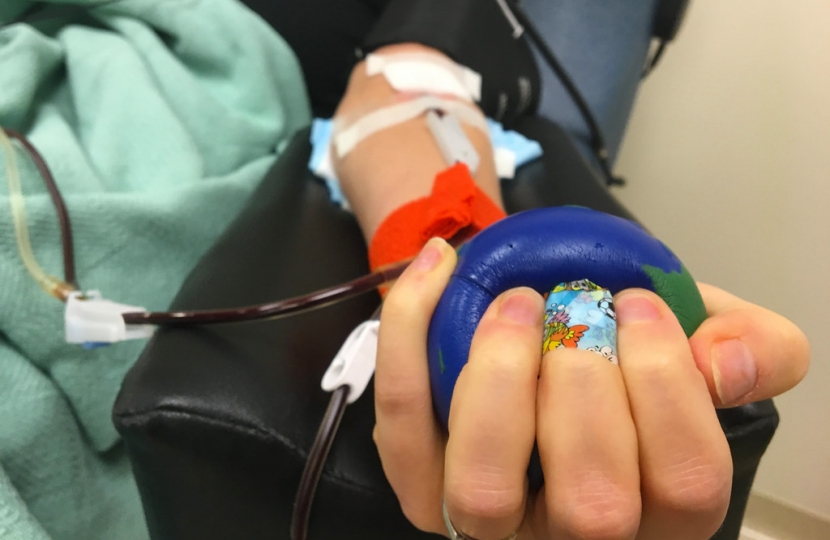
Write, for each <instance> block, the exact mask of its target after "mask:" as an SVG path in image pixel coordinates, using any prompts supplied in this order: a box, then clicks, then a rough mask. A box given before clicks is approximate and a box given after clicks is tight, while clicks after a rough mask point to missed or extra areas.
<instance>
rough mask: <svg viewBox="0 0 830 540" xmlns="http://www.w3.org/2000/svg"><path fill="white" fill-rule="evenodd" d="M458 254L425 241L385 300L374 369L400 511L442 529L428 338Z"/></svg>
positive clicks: (382, 441)
mask: <svg viewBox="0 0 830 540" xmlns="http://www.w3.org/2000/svg"><path fill="white" fill-rule="evenodd" d="M455 262H456V256H455V252H454V251H453V249H452V248H451V247H450V246H449V245H448V244H447V243H446V242H444V241H443V240H440V239H433V240H430V241H429V242H428V243H427V245H426V246H425V247H424V249H423V250H422V251H421V253H420V254H419V255H418V257H417V258H416V259H415V260H414V261H413V262H412V264H410V266H409V268H407V269H406V271H405V272H404V273H403V275H401V277H400V278H399V279H398V280H397V282H396V283H395V286H394V287H392V289H391V290H390V292H389V294H388V295H387V297H386V300H385V302H384V304H383V312H382V316H381V324H380V332H379V341H378V356H377V367H376V370H375V415H376V419H377V420H376V421H377V424H376V426H375V433H374V436H375V443H376V444H377V447H378V452H379V454H380V459H381V462H382V464H383V470H384V472H385V473H386V477H387V479H388V480H389V483H390V484H391V485H392V488H393V489H394V490H395V493H396V494H397V496H398V500H399V501H400V504H401V508H402V510H403V513H404V515H406V517H407V518H408V519H409V520H410V522H412V524H413V525H415V526H416V527H418V528H420V529H422V530H425V531H430V532H439V533H443V532H445V531H446V529H445V528H444V521H443V517H442V515H441V497H442V496H443V469H444V435H443V432H442V430H441V428H440V427H439V426H438V424H437V423H436V421H435V419H434V415H433V412H432V398H431V393H430V383H429V373H428V368H427V352H426V342H427V339H426V336H427V329H428V327H429V321H430V318H431V317H432V312H433V311H434V309H435V305H436V304H437V303H438V299H439V298H440V296H441V293H442V292H443V290H444V288H445V287H446V285H447V282H448V281H449V278H450V275H451V274H452V271H453V268H455Z"/></svg>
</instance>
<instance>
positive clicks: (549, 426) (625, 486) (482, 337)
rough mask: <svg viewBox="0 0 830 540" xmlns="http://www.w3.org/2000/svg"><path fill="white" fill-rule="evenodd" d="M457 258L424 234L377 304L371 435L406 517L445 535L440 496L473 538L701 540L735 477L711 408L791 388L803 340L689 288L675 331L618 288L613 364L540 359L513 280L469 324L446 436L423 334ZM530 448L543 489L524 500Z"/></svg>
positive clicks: (568, 352) (531, 300)
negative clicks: (690, 311)
mask: <svg viewBox="0 0 830 540" xmlns="http://www.w3.org/2000/svg"><path fill="white" fill-rule="evenodd" d="M454 266H455V253H454V251H453V250H452V249H451V248H450V247H449V246H448V245H446V244H445V243H443V242H442V241H440V240H432V241H431V242H430V243H429V244H427V246H426V247H425V248H424V250H423V251H422V252H421V254H420V255H419V256H418V258H417V259H416V260H415V262H413V264H412V265H411V266H410V268H409V269H408V270H407V271H406V272H405V273H404V274H403V275H402V276H401V278H400V279H399V280H398V282H397V283H396V285H395V286H394V287H393V288H392V290H391V291H390V293H389V295H388V296H387V298H386V301H385V303H384V308H383V314H382V319H381V320H382V322H381V329H380V342H379V346H378V362H377V370H376V375H375V407H376V416H377V425H376V427H375V432H374V436H375V442H376V444H377V446H378V450H379V453H380V457H381V461H382V463H383V467H384V471H385V473H386V476H387V478H388V479H389V482H390V483H391V485H392V487H393V489H394V490H395V493H396V494H397V496H398V499H399V501H400V504H401V507H402V509H403V512H404V514H405V515H406V516H407V518H408V519H409V520H410V521H411V522H412V523H413V524H414V525H415V526H416V527H418V528H420V529H422V530H425V531H430V532H437V533H442V534H445V533H446V528H445V525H444V521H443V517H442V513H441V505H442V501H446V505H447V510H448V515H449V516H450V518H451V520H452V522H453V524H454V526H455V528H456V529H457V530H459V531H463V533H464V534H466V535H468V536H471V537H474V538H477V539H479V540H500V539H503V538H507V537H509V536H510V535H511V534H512V533H513V532H514V531H516V530H517V529H519V534H518V537H517V538H518V540H535V539H538V540H543V539H549V538H556V539H557V540H558V539H560V538H561V539H569V538H603V539H606V538H621V539H622V538H626V539H631V538H636V539H637V540H651V539H661V540H662V539H664V538H672V539H679V540H683V539H689V540H706V539H708V538H709V537H710V536H711V535H712V534H713V533H714V532H715V531H716V530H717V528H718V527H719V526H720V524H721V522H722V521H723V518H724V515H725V512H726V509H727V507H728V503H729V494H730V486H731V479H732V466H731V458H730V453H729V447H728V445H727V443H726V439H725V437H724V434H723V431H722V430H721V427H720V425H719V423H718V420H717V417H716V415H715V406H721V405H734V404H741V403H747V402H749V401H755V400H761V399H765V398H768V397H772V396H774V395H777V394H779V393H781V392H783V391H785V390H787V389H789V388H791V387H792V386H794V385H795V384H796V383H797V382H798V381H799V380H800V379H801V378H802V377H803V375H804V373H805V371H806V367H807V363H808V356H809V351H808V346H807V342H806V339H805V338H804V336H803V334H802V333H801V332H800V331H799V330H798V329H797V328H796V327H795V326H794V325H792V323H790V322H789V321H787V320H786V319H784V318H783V317H780V316H778V315H776V314H774V313H772V312H769V311H767V310H764V309H762V308H760V307H758V306H754V305H752V304H750V303H748V302H745V301H743V300H740V299H738V298H735V297H734V296H732V295H729V294H728V293H725V292H724V291H721V290H719V289H716V288H714V287H710V286H706V285H701V286H700V289H701V293H702V295H703V298H704V301H705V303H706V306H707V311H708V313H709V319H708V320H707V321H705V322H704V323H703V325H701V327H700V328H699V329H698V331H697V332H696V333H695V334H694V335H693V336H692V338H691V339H690V340H687V339H686V337H685V335H684V334H683V332H682V330H681V328H680V325H679V324H678V322H677V320H676V319H675V317H674V315H673V314H672V312H671V311H670V310H669V308H668V307H667V306H666V305H665V303H664V302H663V301H662V300H660V299H659V297H657V296H656V295H654V294H653V293H650V292H647V291H642V290H628V291H624V292H622V293H620V294H618V295H617V297H616V298H615V302H616V304H615V305H616V311H617V317H618V325H619V326H618V352H619V357H620V366H619V367H618V366H615V365H613V364H611V363H609V362H608V361H606V360H604V359H603V358H602V357H601V356H599V355H596V354H595V353H591V352H588V351H579V350H573V349H564V348H559V349H555V350H554V351H552V352H550V353H548V354H546V355H545V356H544V359H543V358H542V355H541V346H540V342H541V335H542V317H543V310H544V307H543V302H542V299H541V297H540V296H539V295H538V294H537V293H535V292H534V291H532V290H529V289H514V290H511V291H508V292H506V293H504V294H502V295H500V296H499V297H498V298H497V299H496V300H495V301H494V302H493V304H492V305H491V306H490V308H489V309H488V310H487V312H486V313H485V315H484V317H483V318H482V321H481V323H480V324H479V327H478V330H477V331H476V334H475V336H474V338H473V343H472V347H471V351H470V359H469V362H468V364H467V366H465V368H464V369H463V371H462V373H461V375H460V376H459V379H458V382H457V384H456V387H455V392H454V395H453V402H452V407H451V411H450V421H449V422H450V423H449V435H447V434H446V433H445V432H444V431H443V428H442V427H441V426H440V425H439V424H438V422H437V420H436V419H435V416H434V414H433V409H432V401H431V394H430V383H429V374H428V369H427V353H426V335H427V329H428V326H429V321H430V318H431V314H432V312H433V310H434V308H435V305H436V303H437V302H438V299H439V297H440V295H441V293H442V291H443V289H444V287H445V286H446V284H447V282H448V280H449V276H450V274H451V273H452V270H453V268H454ZM731 339H739V340H740V342H739V343H736V342H731V341H729V340H731ZM724 340H726V341H724ZM740 343H742V344H744V345H745V347H746V349H747V350H749V351H750V352H751V353H752V355H753V357H754V365H755V369H754V370H753V369H752V368H751V365H752V362H750V363H747V362H746V361H745V359H742V357H743V356H744V355H743V353H742V351H743V348H742V345H740ZM716 344H721V345H720V346H718V345H716ZM713 366H719V367H717V368H713ZM534 443H537V444H538V447H539V453H540V457H541V463H542V467H543V470H544V472H545V478H546V484H545V486H544V487H543V488H542V490H541V491H540V492H539V493H535V494H531V493H528V488H527V479H526V478H527V477H526V471H527V466H528V462H529V460H530V454H531V451H532V449H533V445H534Z"/></svg>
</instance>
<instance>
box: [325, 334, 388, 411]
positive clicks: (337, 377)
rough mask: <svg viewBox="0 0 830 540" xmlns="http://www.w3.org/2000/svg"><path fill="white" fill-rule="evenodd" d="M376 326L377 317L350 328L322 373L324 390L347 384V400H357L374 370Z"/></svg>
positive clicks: (332, 389)
mask: <svg viewBox="0 0 830 540" xmlns="http://www.w3.org/2000/svg"><path fill="white" fill-rule="evenodd" d="M379 327H380V321H378V320H376V319H372V320H369V321H364V322H362V323H361V324H359V325H358V326H357V327H356V328H355V329H354V330H352V333H351V334H349V337H348V338H346V341H345V342H344V343H343V346H342V347H340V351H339V352H338V353H337V355H336V356H335V357H334V360H333V361H332V362H331V365H329V368H328V369H327V370H326V373H325V375H323V380H322V382H321V383H320V386H321V387H322V388H323V390H325V391H326V392H333V391H335V390H337V389H338V388H339V387H341V386H343V385H344V384H346V385H348V386H349V387H350V390H349V397H348V402H349V403H350V404H351V403H354V402H355V401H357V399H358V398H359V397H360V396H361V395H362V394H363V391H364V390H366V386H367V385H368V384H369V379H371V378H372V375H374V373H375V361H376V360H377V355H378V328H379Z"/></svg>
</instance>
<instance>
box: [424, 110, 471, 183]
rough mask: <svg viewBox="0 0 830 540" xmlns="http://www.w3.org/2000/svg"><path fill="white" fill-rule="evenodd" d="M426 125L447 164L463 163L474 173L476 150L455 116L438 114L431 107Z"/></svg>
mask: <svg viewBox="0 0 830 540" xmlns="http://www.w3.org/2000/svg"><path fill="white" fill-rule="evenodd" d="M427 126H428V127H429V130H430V132H431V133H432V136H433V138H434V139H435V143H436V144H437V145H438V149H439V150H440V151H441V155H442V156H443V157H444V161H446V162H447V166H452V165H455V164H456V163H463V164H465V165H466V166H467V168H468V169H470V173H471V174H475V173H476V171H477V170H478V163H479V161H480V158H479V157H478V152H476V149H475V148H474V147H473V143H472V142H470V139H469V138H467V134H466V133H464V128H462V127H461V123H460V122H459V121H458V119H457V118H455V117H454V116H453V115H451V114H444V115H439V114H438V113H437V112H436V111H435V110H434V109H433V110H431V111H429V112H427Z"/></svg>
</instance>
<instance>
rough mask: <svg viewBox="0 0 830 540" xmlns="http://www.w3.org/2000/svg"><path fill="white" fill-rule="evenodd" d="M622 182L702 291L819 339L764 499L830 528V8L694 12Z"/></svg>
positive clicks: (652, 84)
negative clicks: (749, 304)
mask: <svg viewBox="0 0 830 540" xmlns="http://www.w3.org/2000/svg"><path fill="white" fill-rule="evenodd" d="M617 170H618V172H620V173H622V174H623V175H624V176H625V177H626V178H628V180H629V187H626V188H624V189H623V190H620V191H618V193H619V195H620V198H621V199H622V200H623V202H624V203H625V204H627V205H628V206H629V208H631V209H632V211H633V212H634V213H635V215H637V216H638V217H639V218H640V219H642V220H643V221H644V223H645V224H646V225H647V226H648V227H649V228H651V229H652V230H653V231H654V232H655V233H657V235H658V236H660V237H661V238H662V239H663V240H664V241H665V242H666V243H667V244H668V245H669V246H671V247H672V248H673V249H674V250H675V251H676V252H677V253H678V255H679V256H680V257H681V259H683V260H684V261H685V263H686V265H687V266H688V267H689V269H690V270H691V272H692V273H693V275H695V277H696V278H697V279H700V280H703V281H708V282H711V283H714V284H717V285H720V286H722V287H724V288H726V289H728V290H730V291H732V292H734V293H736V294H738V295H740V296H743V297H744V298H747V299H749V300H752V301H754V302H757V303H760V304H763V305H765V306H767V307H769V308H771V309H774V310H776V311H778V312H780V313H782V314H784V315H786V316H787V317H789V318H790V319H792V320H793V321H795V322H796V323H797V324H798V325H799V326H800V327H801V328H802V329H803V330H804V331H805V332H806V333H807V336H808V338H809V339H810V342H811V346H812V350H813V357H812V360H813V361H812V365H811V368H810V372H809V374H808V376H807V378H806V379H805V380H804V382H803V383H802V384H801V385H800V386H799V387H797V388H796V389H795V390H794V391H792V392H790V393H788V394H786V395H785V396H783V397H781V398H779V399H777V400H776V403H777V405H778V408H779V411H780V413H781V418H782V422H781V427H780V428H779V431H778V433H777V435H776V437H775V439H774V440H773V443H772V445H771V447H770V450H769V452H768V453H767V455H766V457H765V458H764V461H763V463H762V466H761V469H760V471H759V474H758V477H757V480H756V483H755V488H756V490H758V491H759V492H761V493H764V494H766V495H768V496H772V497H774V498H777V499H780V500H782V501H784V502H786V503H787V504H790V505H793V506H797V507H800V508H802V509H805V510H808V511H810V512H813V513H816V514H820V515H822V516H824V517H826V518H827V519H830V1H828V0H799V1H797V2H784V1H781V0H694V1H693V2H692V5H691V8H690V11H689V16H688V18H687V21H686V24H685V26H684V27H683V29H682V30H681V33H680V36H679V40H678V42H677V43H676V44H674V45H672V46H671V48H670V49H669V50H668V51H667V54H666V56H665V57H664V60H663V62H662V64H661V65H660V66H659V67H658V68H657V71H656V72H655V73H654V74H653V75H652V76H651V77H650V78H649V79H648V80H647V81H646V82H645V84H644V85H643V87H642V91H641V93H640V96H639V99H638V103H637V106H636V108H635V112H634V116H633V118H632V122H631V125H630V128H629V131H628V135H627V139H626V142H625V145H624V148H623V151H622V154H621V157H620V160H619V163H618V166H617Z"/></svg>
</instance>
